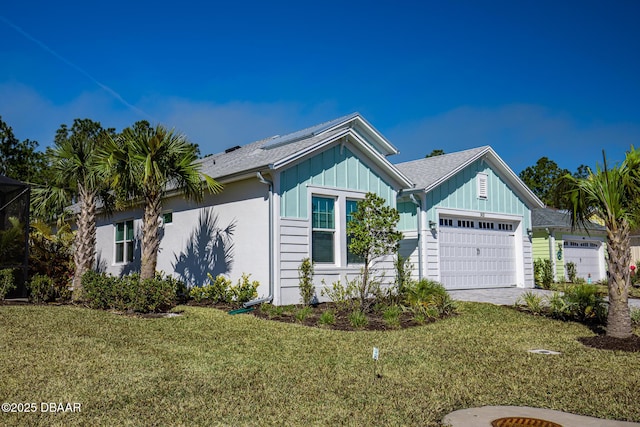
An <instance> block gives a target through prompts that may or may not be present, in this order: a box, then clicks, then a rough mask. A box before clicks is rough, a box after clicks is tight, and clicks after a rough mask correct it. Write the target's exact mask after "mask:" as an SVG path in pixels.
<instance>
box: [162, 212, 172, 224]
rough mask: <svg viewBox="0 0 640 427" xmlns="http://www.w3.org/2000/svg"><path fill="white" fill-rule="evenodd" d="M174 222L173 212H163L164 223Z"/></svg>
mask: <svg viewBox="0 0 640 427" xmlns="http://www.w3.org/2000/svg"><path fill="white" fill-rule="evenodd" d="M172 222H173V212H165V213H163V214H162V224H171V223H172Z"/></svg>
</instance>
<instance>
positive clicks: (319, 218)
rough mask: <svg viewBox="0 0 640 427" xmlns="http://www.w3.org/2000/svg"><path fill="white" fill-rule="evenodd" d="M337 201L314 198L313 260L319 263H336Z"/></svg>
mask: <svg viewBox="0 0 640 427" xmlns="http://www.w3.org/2000/svg"><path fill="white" fill-rule="evenodd" d="M335 202H336V201H335V199H334V198H331V197H315V196H314V197H313V198H312V202H311V203H312V218H311V227H312V236H311V240H312V242H311V259H312V260H313V262H318V263H334V262H335V232H336V221H335Z"/></svg>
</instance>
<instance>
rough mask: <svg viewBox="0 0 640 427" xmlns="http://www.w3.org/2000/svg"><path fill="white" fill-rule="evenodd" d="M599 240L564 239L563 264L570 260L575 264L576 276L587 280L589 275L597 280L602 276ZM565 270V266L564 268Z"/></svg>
mask: <svg viewBox="0 0 640 427" xmlns="http://www.w3.org/2000/svg"><path fill="white" fill-rule="evenodd" d="M601 246H602V243H601V242H594V241H584V240H565V241H564V262H565V265H566V264H568V263H570V262H572V263H574V264H575V265H576V273H577V275H578V277H582V278H583V279H585V280H587V278H588V277H589V275H591V280H592V281H593V282H597V281H598V280H601V279H603V278H604V275H603V273H602V271H601V269H600V247H601ZM565 270H566V268H565Z"/></svg>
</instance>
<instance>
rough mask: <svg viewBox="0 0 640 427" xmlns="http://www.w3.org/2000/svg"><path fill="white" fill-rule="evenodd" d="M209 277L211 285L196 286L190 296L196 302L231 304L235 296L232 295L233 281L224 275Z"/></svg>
mask: <svg viewBox="0 0 640 427" xmlns="http://www.w3.org/2000/svg"><path fill="white" fill-rule="evenodd" d="M207 275H208V276H209V281H210V284H208V285H204V286H194V287H193V288H191V289H190V290H189V296H190V297H191V298H193V300H194V301H195V302H198V303H199V302H202V301H208V302H210V303H218V302H227V303H228V302H231V301H232V300H233V294H232V293H231V280H230V279H228V278H226V277H224V276H223V275H219V276H216V277H215V278H214V277H213V276H212V275H211V274H207Z"/></svg>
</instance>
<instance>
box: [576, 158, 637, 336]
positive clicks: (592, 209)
mask: <svg viewBox="0 0 640 427" xmlns="http://www.w3.org/2000/svg"><path fill="white" fill-rule="evenodd" d="M602 154H603V159H604V164H603V167H602V169H601V168H600V166H599V165H596V172H595V173H592V172H591V171H590V173H589V175H588V176H587V177H586V178H575V177H572V176H571V175H566V176H565V177H564V181H565V182H564V185H566V189H568V195H569V204H570V206H569V207H570V212H571V224H572V227H573V228H576V227H583V228H585V229H586V224H587V221H589V219H590V218H592V217H593V216H594V215H595V216H597V217H598V218H601V219H602V220H603V221H604V225H605V227H606V229H607V253H608V255H609V262H608V263H609V279H608V282H609V283H608V285H609V313H608V315H607V329H606V334H607V335H608V336H611V337H615V338H629V337H630V336H631V335H632V333H633V331H632V327H631V317H630V312H629V304H628V298H629V289H630V286H631V281H630V271H629V265H630V262H631V249H630V237H629V236H630V231H631V229H632V228H634V227H636V226H637V225H638V224H639V223H640V203H639V202H640V200H639V199H640V151H638V150H636V149H634V148H633V147H631V151H629V152H628V153H627V154H626V157H625V159H624V161H623V162H622V163H621V164H619V165H615V166H614V167H613V168H609V167H608V166H607V159H606V156H605V154H604V151H603V153H602Z"/></svg>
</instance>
